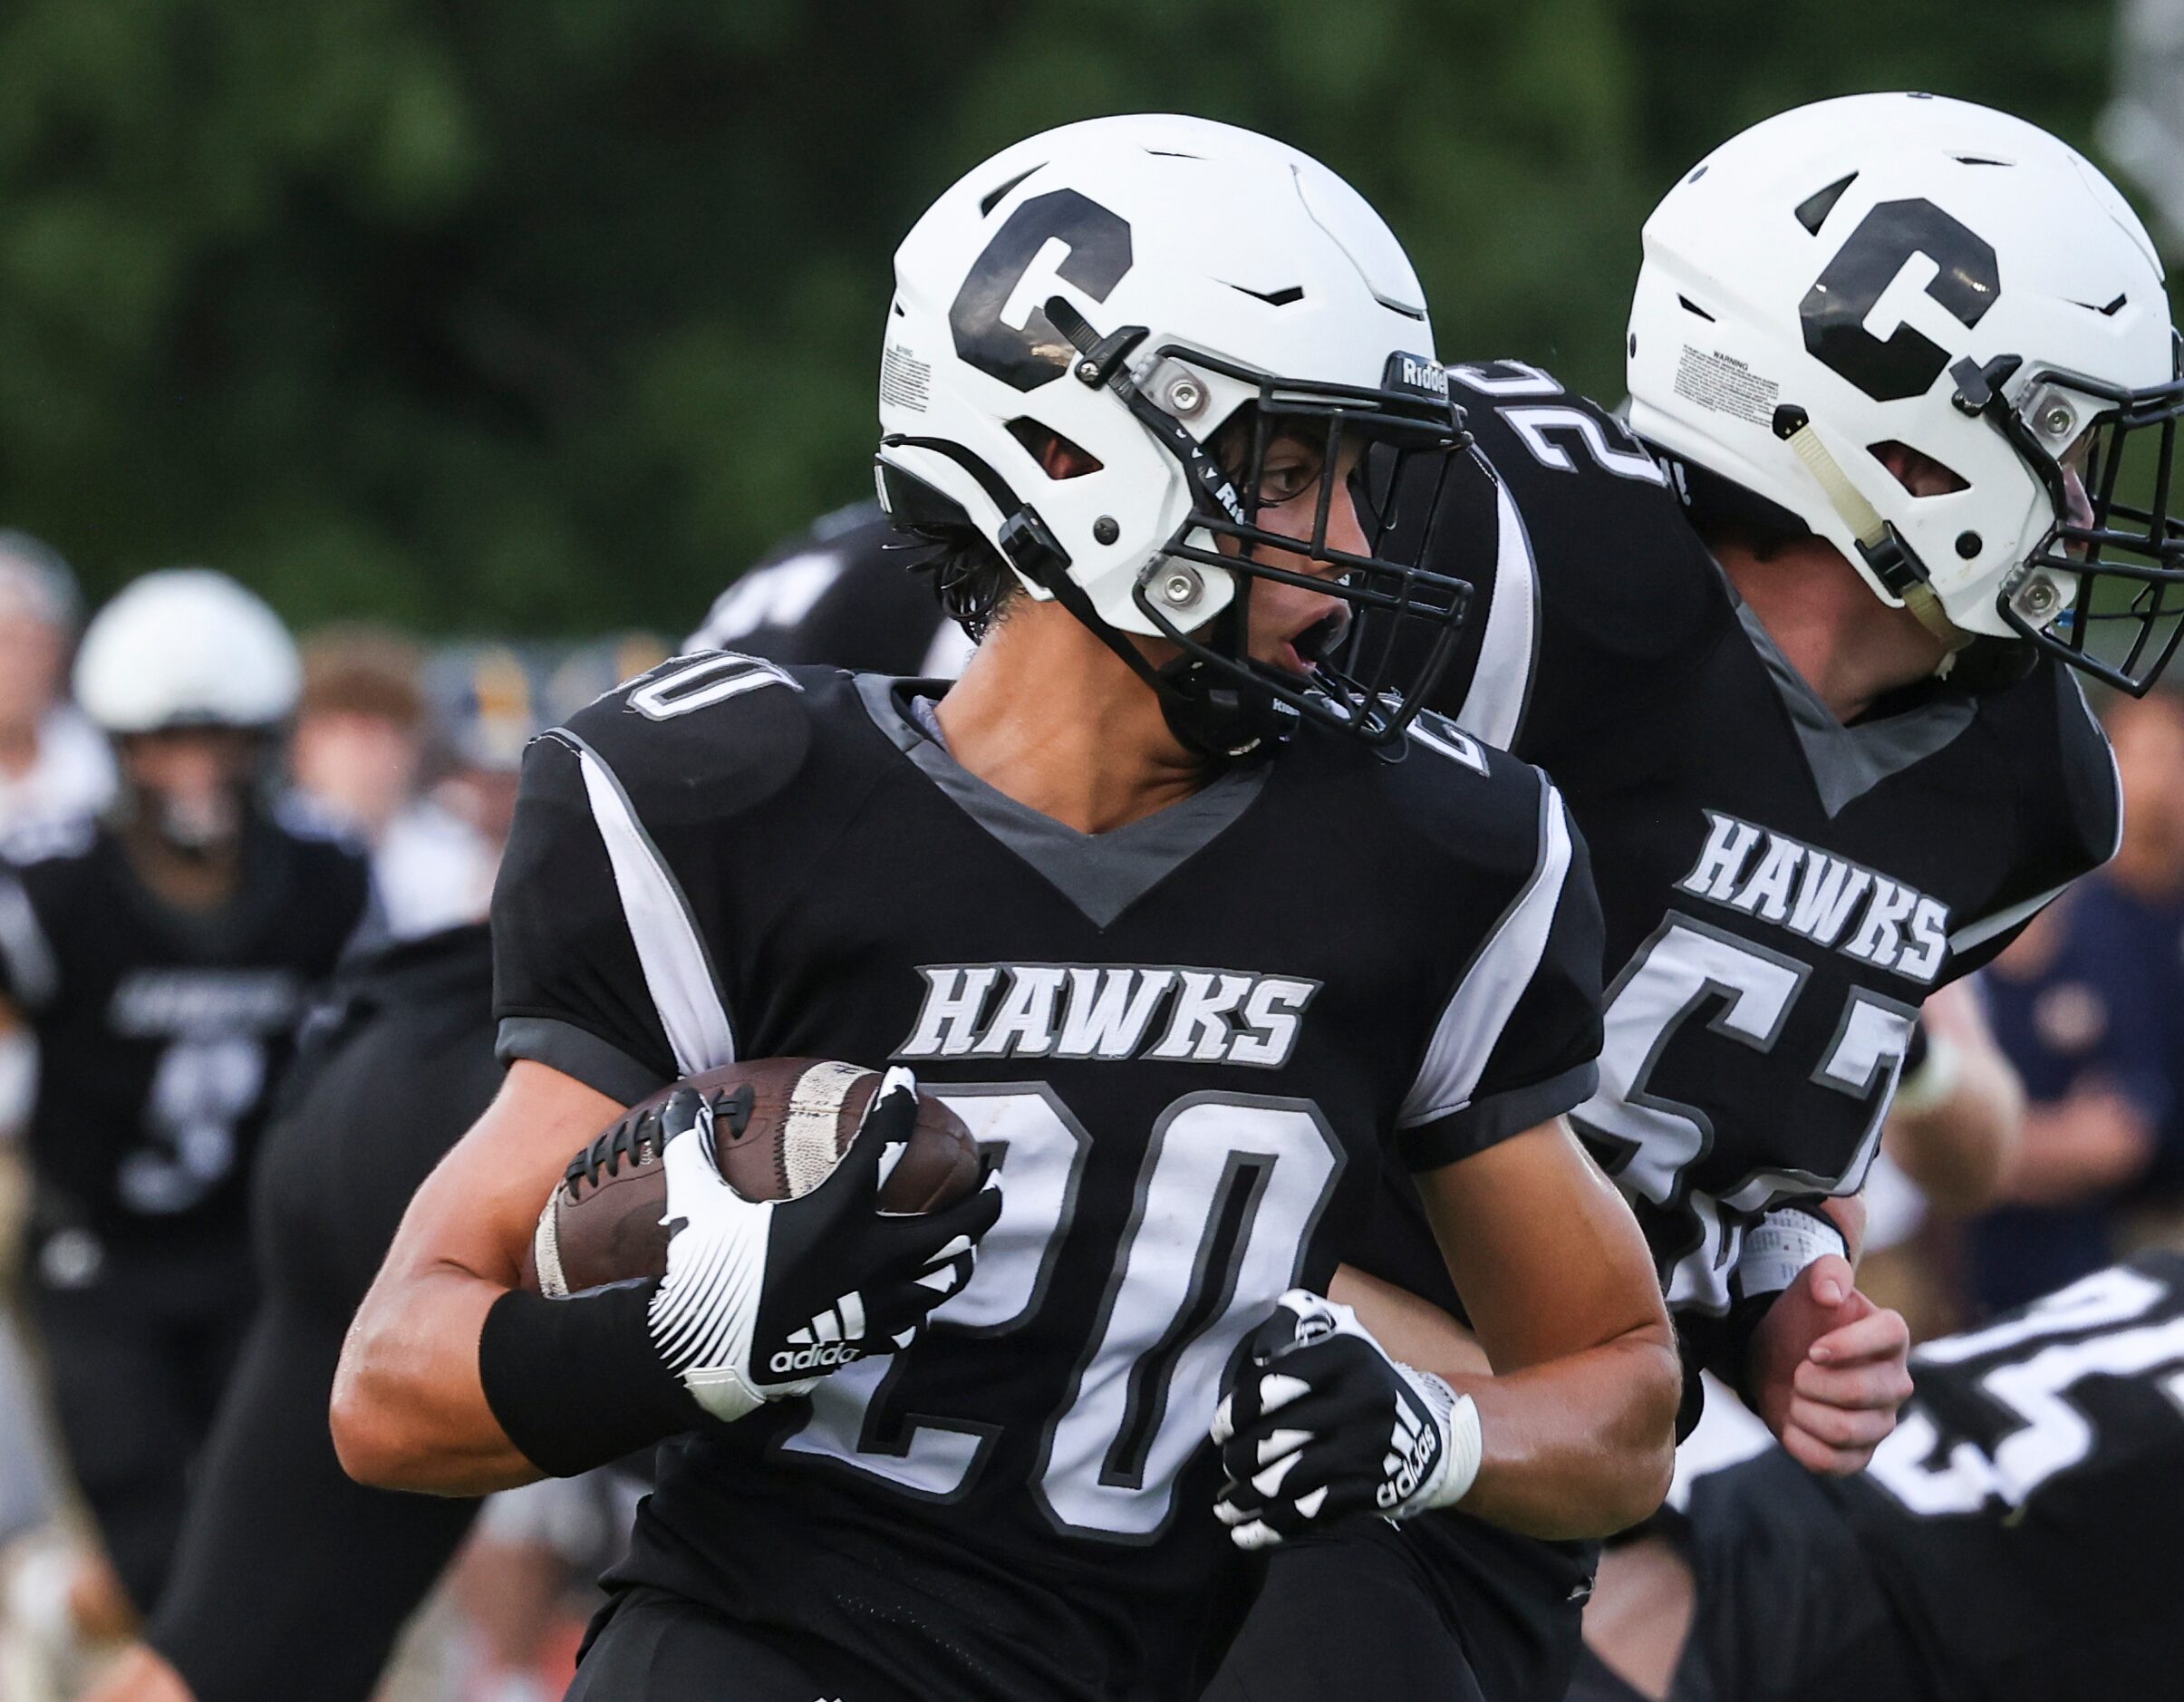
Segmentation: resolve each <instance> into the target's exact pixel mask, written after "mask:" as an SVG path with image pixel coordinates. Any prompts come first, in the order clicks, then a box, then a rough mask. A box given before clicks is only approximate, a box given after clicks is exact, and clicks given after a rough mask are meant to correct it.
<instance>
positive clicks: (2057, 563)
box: [1628, 94, 2184, 691]
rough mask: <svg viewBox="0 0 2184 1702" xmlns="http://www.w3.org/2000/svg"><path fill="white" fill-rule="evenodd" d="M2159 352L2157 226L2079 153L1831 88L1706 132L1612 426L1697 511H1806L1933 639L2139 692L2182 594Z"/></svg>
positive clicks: (1791, 518)
mask: <svg viewBox="0 0 2184 1702" xmlns="http://www.w3.org/2000/svg"><path fill="white" fill-rule="evenodd" d="M2177 351H2178V344H2177V336H2176V334H2175V332H2174V331H2173V330H2172V329H2171V328H2170V310H2169V301H2168V297H2167V296H2166V295H2165V294H2164V293H2163V289H2162V273H2161V265H2160V259H2159V258H2158V257H2157V256H2156V255H2155V252H2154V247H2153V244H2152V242H2151V241H2150V239H2149V237H2147V234H2146V230H2145V227H2143V226H2142V225H2141V223H2140V222H2139V219H2138V218H2137V216H2136V215H2135V214H2133V213H2132V211H2131V208H2129V207H2128V206H2127V205H2126V204H2125V203H2124V200H2123V198H2122V197H2121V195H2119V194H2118V193H2117V192H2116V189H2115V188H2114V187H2113V186H2112V184H2111V183H2110V182H2109V181H2108V179H2105V178H2104V177H2102V175H2101V173H2100V172H2099V171H2098V170H2096V169H2094V168H2093V167H2092V165H2091V164H2089V163H2088V162H2087V161H2086V160H2084V159H2083V158H2082V157H2081V156H2080V155H2079V154H2077V153H2076V152H2074V151H2073V150H2071V149H2070V148H2067V147H2065V146H2064V145H2063V143H2062V142H2060V141H2057V140H2055V139H2054V137H2053V136H2050V135H2048V134H2047V133H2046V132H2045V131H2041V130H2038V129H2036V128H2035V127H2034V126H2033V125H2030V124H2027V123H2025V122H2024V121H2021V120H2018V119H2014V118H2010V117H2008V116H2006V115H2005V114H2003V113H2000V112H1994V111H1988V110H1987V109H1986V108H1984V107H1979V106H1973V105H1969V104H1967V103H1966V102H1961V101H1950V100H1943V99H1940V98H1938V97H1935V96H1930V95H1923V94H1870V95H1853V96H1850V97H1848V98H1845V99H1841V100H1834V101H1823V102H1820V103H1818V104H1817V105H1813V106H1807V107H1801V108H1799V109H1797V110H1796V111H1791V112H1785V113H1783V114H1782V115H1781V116H1779V117H1776V118H1772V119H1769V120H1767V121H1765V122H1764V123H1762V124H1758V125H1755V126H1754V128H1752V129H1751V130H1748V131H1744V133H1743V134H1742V135H1740V136H1737V137H1735V138H1734V139H1732V140H1729V141H1726V142H1725V143H1723V144H1722V146H1721V147H1719V148H1718V149H1716V150H1715V151H1714V152H1713V153H1712V154H1710V155H1708V156H1707V158H1706V160H1704V161H1703V162H1702V163H1701V164H1700V165H1698V166H1697V167H1696V169H1693V170H1692V171H1691V172H1690V173H1689V174H1688V175H1687V176H1686V177H1685V179H1683V180H1682V182H1680V183H1678V184H1677V187H1676V188H1675V189H1671V190H1670V191H1669V192H1668V195H1667V198H1666V199H1665V200H1663V201H1662V202H1661V204H1660V206H1659V207H1658V208H1656V209H1655V210H1654V213H1653V216H1652V217H1651V218H1649V219H1648V220H1647V222H1646V228H1645V256H1644V260H1643V263H1642V265H1641V266H1640V268H1639V272H1638V290H1637V295H1636V298H1635V300H1634V301H1633V303H1632V305H1631V310H1630V336H1629V343H1628V353H1629V385H1630V425H1631V429H1632V430H1635V431H1636V432H1637V433H1638V435H1639V436H1640V437H1641V438H1644V439H1645V440H1647V441H1648V442H1650V443H1652V444H1654V445H1655V446H1657V448H1658V449H1660V450H1663V451H1665V452H1666V453H1667V456H1668V457H1669V458H1670V460H1671V463H1672V465H1674V466H1675V467H1676V468H1677V472H1678V475H1679V482H1680V483H1681V484H1682V486H1683V488H1684V491H1685V494H1686V498H1688V499H1689V500H1691V501H1692V503H1693V504H1694V506H1695V508H1706V507H1707V506H1709V505H1712V506H1715V507H1717V508H1722V509H1725V510H1726V511H1729V512H1736V511H1742V512H1743V513H1744V515H1746V516H1747V517H1752V518H1755V519H1758V520H1760V521H1762V522H1763V523H1764V524H1768V525H1770V526H1773V527H1778V528H1779V529H1783V530H1786V531H1790V532H1793V533H1795V532H1802V531H1804V530H1808V529H1809V530H1810V531H1811V532H1812V533H1814V534H1817V535H1818V536H1820V537H1824V538H1826V539H1828V540H1829V541H1830V542H1831V543H1832V544H1834V545H1835V546H1837V547H1838V548H1839V549H1841V551H1842V553H1843V554H1844V555H1845V556H1847V557H1849V559H1850V560H1851V563H1852V564H1853V565H1854V566H1856V567H1857V568H1858V569H1859V571H1860V573H1861V574H1863V575H1864V576H1865V577H1866V579H1867V580H1868V582H1869V583H1870V585H1872V587H1873V589H1874V590H1875V591H1876V592H1877V593H1878V594H1879V595H1880V596H1881V597H1882V598H1883V600H1885V601H1887V602H1889V603H1890V604H1905V605H1908V606H1909V607H1911V608H1912V609H1913V610H1914V611H1916V612H1918V614H1919V615H1920V617H1921V618H1922V619H1923V620H1925V621H1927V623H1928V624H1929V625H1931V626H1933V627H1934V628H1935V630H1937V631H1938V632H1940V633H1943V634H1944V635H1945V636H1947V637H1950V638H1951V639H1952V641H1953V642H1956V643H1962V642H1965V638H1966V636H1967V635H1969V636H1972V637H1977V636H1981V635H1985V636H1988V637H1992V638H1998V639H2005V640H2006V639H2011V638H2016V639H2023V640H2029V641H2030V642H2031V643H2033V644H2034V645H2036V646H2038V647H2039V648H2041V649H2044V650H2048V651H2051V652H2054V653H2057V654H2059V655H2061V656H2062V657H2063V659H2064V660H2065V661H2067V662H2071V663H2073V665H2075V666H2077V667H2079V668H2081V669H2083V671H2085V672H2088V673H2091V674H2093V675H2095V676H2096V677H2098V678H2101V679H2103V680H2106V681H2108V682H2110V683H2112V684H2114V685H2117V686H2120V687H2122V688H2123V689H2125V690H2127V691H2144V690H2146V688H2147V687H2148V686H2150V684H2151V683H2152V682H2153V680H2154V678H2155V677H2156V676H2157V675H2158V674H2159V673H2160V670H2161V668H2162V666H2163V665H2164V664H2165V663H2166V662H2167V661H2168V659H2169V656H2170V653H2171V652H2172V651H2173V650H2174V649H2175V648H2176V644H2177V639H2178V635H2179V614H2184V528H2180V527H2179V523H2178V522H2177V521H2176V520H2173V519H2171V518H2170V514H2169V498H2170V451H2171V450H2172V448H2173V446H2174V440H2175V435H2176V421H2177V419H2178V416H2179V413H2180V412H2184V382H2179V377H2180V372H2184V369H2180V368H2179V361H2178V352H2177ZM1907 449H1908V450H1910V451H1914V452H1915V458H1924V459H1923V461H1916V460H1915V458H1909V457H1906V456H1905V455H1904V453H1903V451H1904V450H1907ZM2127 449H2130V450H2131V465H2130V466H2128V467H2127V466H2126V464H2125V462H2126V455H2125V451H2126V450H2127ZM2149 451H2150V452H2149ZM1889 459H1894V460H1895V461H1896V463H1897V464H1898V465H1899V466H1903V465H1907V464H1917V465H1920V466H1922V467H1924V468H1926V469H1927V471H1926V473H1925V474H1924V476H1922V477H1921V479H1919V481H1918V482H1920V483H1921V484H1923V485H1924V486H1925V487H1926V488H1927V489H1928V494H1925V495H1914V494H1913V493H1912V490H1911V489H1910V488H1909V486H1908V485H1907V483H1906V482H1902V481H1899V479H1898V477H1897V476H1896V475H1895V474H1894V473H1892V472H1891V471H1890V470H1889V464H1888V461H1889ZM1939 487H1948V488H1939Z"/></svg>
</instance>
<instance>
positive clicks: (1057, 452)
mask: <svg viewBox="0 0 2184 1702" xmlns="http://www.w3.org/2000/svg"><path fill="white" fill-rule="evenodd" d="M1006 430H1008V433H1009V435H1010V437H1012V438H1014V439H1015V440H1017V441H1018V442H1019V443H1020V444H1022V445H1023V446H1024V452H1025V453H1026V454H1027V455H1029V456H1030V457H1031V459H1033V460H1035V461H1037V462H1038V463H1039V471H1041V472H1042V473H1044V474H1046V475H1047V477H1048V478H1049V479H1082V478H1083V477H1084V476H1085V475H1086V474H1087V473H1097V472H1098V471H1099V470H1100V469H1101V468H1103V467H1105V466H1106V462H1104V461H1102V460H1101V459H1099V457H1098V456H1097V455H1095V454H1093V453H1092V451H1091V450H1087V449H1085V448H1084V447H1082V446H1081V445H1079V444H1077V443H1073V442H1071V441H1070V440H1068V438H1066V437H1064V436H1063V435H1062V434H1061V433H1060V432H1058V431H1057V430H1054V428H1053V427H1051V426H1048V425H1042V424H1040V423H1039V421H1037V420H1033V419H1030V418H1029V417H1028V416H1026V415H1021V414H1020V415H1019V416H1018V417H1017V418H1015V419H1013V420H1011V421H1009V424H1008V426H1007V428H1006Z"/></svg>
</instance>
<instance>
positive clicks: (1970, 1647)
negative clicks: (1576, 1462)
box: [1570, 1252, 2184, 1702]
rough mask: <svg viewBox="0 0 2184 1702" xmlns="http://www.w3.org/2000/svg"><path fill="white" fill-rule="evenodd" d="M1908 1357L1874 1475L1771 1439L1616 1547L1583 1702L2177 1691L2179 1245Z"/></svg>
mask: <svg viewBox="0 0 2184 1702" xmlns="http://www.w3.org/2000/svg"><path fill="white" fill-rule="evenodd" d="M1911 1364H1912V1375H1913V1381H1914V1382H1915V1383H1916V1385H1917V1388H1916V1390H1915V1392H1914V1393H1913V1396H1912V1398H1911V1401H1910V1403H1909V1405H1908V1406H1907V1407H1905V1408H1904V1412H1903V1419H1902V1422H1901V1424H1899V1426H1898V1427H1897V1429H1896V1431H1895V1433H1894V1434H1893V1435H1892V1436H1889V1438H1888V1440H1887V1441H1885V1442H1883V1443H1882V1444H1881V1445H1880V1448H1879V1449H1878V1450H1876V1452H1875V1454H1874V1455H1873V1462H1872V1465H1870V1467H1869V1468H1868V1469H1867V1470H1866V1471H1865V1472H1863V1473H1862V1474H1860V1475H1857V1476H1854V1477H1844V1478H1830V1477H1825V1476H1816V1475H1812V1474H1811V1473H1808V1472H1806V1471H1804V1470H1802V1468H1800V1467H1799V1466H1798V1465H1796V1464H1795V1462H1793V1460H1791V1459H1790V1457H1789V1456H1788V1455H1785V1454H1784V1453H1783V1451H1782V1450H1781V1449H1780V1448H1778V1447H1773V1446H1768V1445H1767V1443H1766V1438H1765V1436H1764V1432H1762V1433H1760V1434H1759V1435H1758V1436H1756V1437H1755V1439H1754V1441H1753V1443H1752V1444H1751V1445H1750V1446H1751V1448H1753V1449H1756V1450H1757V1452H1756V1454H1755V1455H1753V1456H1752V1457H1749V1458H1746V1459H1744V1460H1742V1462H1741V1463H1735V1464H1731V1463H1727V1462H1722V1463H1718V1464H1716V1465H1715V1466H1714V1467H1713V1468H1711V1469H1709V1470H1708V1471H1706V1472H1704V1473H1702V1474H1700V1475H1696V1477H1695V1478H1694V1479H1693V1480H1692V1482H1691V1484H1690V1488H1689V1495H1688V1505H1687V1512H1686V1514H1684V1515H1682V1516H1678V1515H1676V1514H1671V1513H1664V1514H1662V1515H1661V1516H1660V1518H1659V1520H1658V1521H1657V1530H1656V1531H1655V1533H1653V1534H1650V1535H1648V1536H1647V1537H1645V1538H1643V1539H1641V1540H1639V1541H1638V1542H1632V1543H1629V1544H1628V1545H1625V1546H1623V1547H1620V1548H1619V1549H1616V1550H1613V1551H1611V1552H1609V1556H1608V1558H1607V1559H1606V1560H1605V1561H1604V1562H1602V1565H1601V1568H1600V1577H1599V1589H1598V1590H1597V1591H1595V1593H1594V1597H1593V1601H1592V1605H1591V1606H1590V1608H1589V1609H1588V1610H1587V1614H1586V1624H1585V1637H1586V1641H1587V1643H1588V1645H1589V1646H1590V1649H1591V1650H1592V1652H1593V1655H1594V1656H1595V1659H1593V1660H1592V1661H1590V1662H1589V1663H1588V1669H1587V1670H1586V1671H1585V1672H1584V1673H1583V1674H1582V1676H1581V1677H1580V1679H1579V1681H1578V1683H1577V1684H1576V1686H1575V1687H1573V1688H1572V1689H1571V1691H1570V1702H1639V1699H1640V1698H1645V1699H1647V1702H1731V1699H1732V1698H1734V1699H1735V1702H1845V1699H1846V1698H1851V1697H1855V1698H1857V1702H1930V1699H1931V1698H1934V1697H1948V1698H1951V1702H2083V1698H2087V1697H2100V1698H2101V1699H2102V1702H2162V1699H2164V1698H2167V1697H2173V1696H2175V1695H2176V1691H2177V1674H2178V1672H2179V1670H2180V1669H2184V1616H2179V1614H2178V1613H2177V1611H2176V1586H2177V1580H2178V1579H2179V1576H2184V1405H2180V1401H2184V1256H2179V1255H2178V1254H2176V1253H2173V1252H2147V1253H2141V1254H2140V1255H2139V1256H2137V1257H2136V1258H2133V1259H2131V1261H2129V1262H2126V1263H2123V1264H2119V1265H2113V1266H2111V1267H2109V1268H2108V1269H2106V1270H2103V1271H2101V1272H2095V1273H2094V1274H2092V1275H2091V1276H2088V1277H2086V1278H2083V1280H2081V1281H2078V1282H2075V1283H2073V1284H2072V1285H2071V1286H2070V1287H2069V1288H2066V1289H2063V1290H2062V1291H2059V1292H2056V1293H2054V1294H2050V1295H2047V1296H2046V1297H2044V1299H2041V1300H2039V1301H2034V1303H2033V1304H2031V1305H2030V1306H2028V1307H2025V1308H2024V1309H2023V1310H2015V1311H2011V1312H2007V1313H2005V1314H2004V1315H2002V1316H2001V1317H1999V1318H1996V1319H1995V1320H1993V1321H1992V1322H1990V1323H1988V1324H1986V1326H1985V1327H1983V1328H1981V1329H1978V1330H1973V1331H1971V1332H1969V1333H1968V1334H1964V1335H1957V1336H1949V1337H1944V1338H1942V1339H1938V1340H1936V1341H1931V1342H1928V1343H1927V1344H1926V1345H1924V1346H1923V1347H1921V1348H1919V1349H1918V1350H1917V1351H1916V1352H1915V1353H1914V1354H1913V1355H1912V1359H1911ZM1755 1428H1756V1426H1755Z"/></svg>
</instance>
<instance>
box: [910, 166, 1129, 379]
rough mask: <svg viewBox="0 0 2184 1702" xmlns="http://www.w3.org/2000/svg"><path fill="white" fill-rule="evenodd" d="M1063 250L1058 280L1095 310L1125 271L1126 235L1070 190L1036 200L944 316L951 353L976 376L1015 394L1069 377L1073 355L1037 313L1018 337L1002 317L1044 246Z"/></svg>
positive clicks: (1006, 225) (984, 257)
mask: <svg viewBox="0 0 2184 1702" xmlns="http://www.w3.org/2000/svg"><path fill="white" fill-rule="evenodd" d="M1050 240H1058V241H1060V242H1063V243H1066V244H1068V249H1069V252H1068V256H1066V257H1065V258H1064V259H1063V261H1062V263H1061V265H1059V266H1057V267H1056V268H1055V276H1057V277H1058V278H1060V279H1061V280H1062V281H1063V282H1064V283H1067V284H1073V285H1076V286H1077V287H1078V289H1080V290H1082V291H1084V293H1085V294H1086V295H1089V296H1090V297H1091V298H1092V299H1093V300H1094V301H1096V302H1104V301H1106V299H1107V292H1108V291H1109V290H1111V289H1113V288H1114V287H1115V286H1116V284H1118V283H1120V282H1121V281H1122V276H1123V274H1124V273H1126V272H1127V271H1128V270H1129V269H1130V227H1129V226H1128V225H1127V224H1126V223H1125V222H1124V221H1123V220H1122V218H1119V217H1118V216H1117V215H1116V214H1114V213H1111V212H1109V211H1108V210H1107V209H1106V208H1104V207H1102V206H1101V205H1100V204H1099V203H1098V202H1097V201H1094V200H1089V199H1087V198H1086V197H1084V196H1082V195H1079V194H1078V192H1077V191H1076V190H1075V189H1049V191H1048V192H1047V193H1046V194H1044V195H1035V196H1033V197H1032V198H1030V199H1029V200H1028V201H1026V202H1025V203H1024V204H1023V205H1022V206H1021V207H1019V208H1017V209H1016V211H1014V212H1013V213H1011V214H1010V215H1009V217H1008V218H1007V219H1006V220H1005V221H1004V222H1003V223H1002V225H1001V227H1000V229H999V230H997V231H995V232H994V233H993V240H992V241H991V242H989V243H988V244H987V245H986V248H985V252H984V253H982V254H981V255H980V256H979V257H978V260H977V262H976V264H974V265H973V266H971V276H969V277H967V278H965V279H964V280H963V287H962V289H960V290H958V291H957V292H956V295H955V305H954V306H952V308H950V309H949V311H948V324H949V327H950V329H951V330H952V331H953V332H954V334H955V352H956V353H958V354H960V355H961V356H962V358H963V359H964V360H965V361H966V362H967V363H970V364H971V365H972V366H975V367H977V368H978V370H979V371H980V372H984V373H987V374H988V375H989V376H991V377H993V378H998V379H1000V381H1001V382H1003V383H1004V384H1008V385H1010V386H1012V387H1014V388H1015V389H1017V390H1027V391H1029V390H1037V389H1038V388H1039V386H1040V385H1041V384H1045V383H1049V382H1051V381H1053V380H1054V379H1057V378H1059V377H1060V376H1061V375H1062V374H1063V373H1064V372H1068V370H1069V363H1070V361H1071V359H1072V358H1073V356H1074V353H1075V351H1073V350H1072V349H1071V348H1070V346H1069V341H1068V338H1066V337H1064V336H1063V335H1062V334H1061V333H1060V332H1058V331H1057V330H1056V329H1055V328H1054V326H1053V324H1052V323H1051V322H1049V319H1048V318H1047V314H1046V310H1045V309H1044V308H1043V307H1034V308H1033V309H1032V310H1031V316H1030V317H1029V319H1027V320H1026V321H1025V322H1024V328H1023V329H1022V330H1021V331H1018V330H1015V329H1013V328H1012V327H1010V326H1009V325H1006V324H1002V323H1001V309H1002V308H1003V307H1005V306H1007V305H1008V304H1009V297H1010V295H1011V294H1013V293H1014V291H1015V289H1016V286H1017V285H1019V284H1020V283H1021V282H1022V281H1023V277H1024V274H1025V273H1026V272H1028V271H1029V270H1030V268H1031V262H1032V261H1033V260H1035V259H1037V258H1038V257H1039V250H1040V249H1041V248H1043V247H1046V246H1047V244H1048V242H1049V241H1050Z"/></svg>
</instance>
